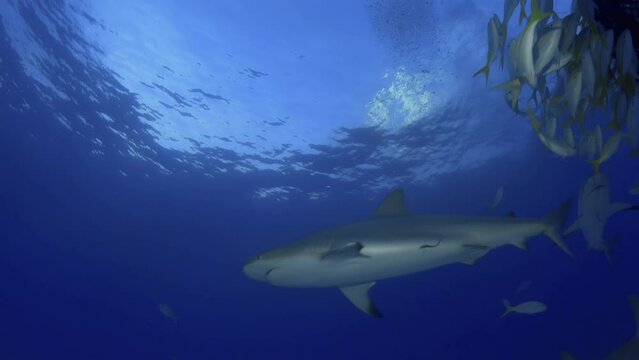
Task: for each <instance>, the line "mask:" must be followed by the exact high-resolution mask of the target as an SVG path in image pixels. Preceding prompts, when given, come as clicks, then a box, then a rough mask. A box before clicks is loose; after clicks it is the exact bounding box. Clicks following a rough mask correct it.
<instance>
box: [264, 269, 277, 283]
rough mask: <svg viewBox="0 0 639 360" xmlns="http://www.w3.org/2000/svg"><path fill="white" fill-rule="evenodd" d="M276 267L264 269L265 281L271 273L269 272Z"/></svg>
mask: <svg viewBox="0 0 639 360" xmlns="http://www.w3.org/2000/svg"><path fill="white" fill-rule="evenodd" d="M275 269H277V268H270V269H268V270H267V271H266V273H264V278H265V279H266V281H268V276H269V275H270V274H271V272H273V270H275Z"/></svg>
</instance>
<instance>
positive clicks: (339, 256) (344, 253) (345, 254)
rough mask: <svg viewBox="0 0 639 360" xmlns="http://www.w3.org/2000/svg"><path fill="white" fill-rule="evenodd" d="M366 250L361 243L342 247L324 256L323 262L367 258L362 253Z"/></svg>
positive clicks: (352, 243)
mask: <svg viewBox="0 0 639 360" xmlns="http://www.w3.org/2000/svg"><path fill="white" fill-rule="evenodd" d="M363 248H364V245H362V244H361V243H359V242H351V243H348V244H346V245H344V246H342V247H339V248H335V249H331V250H329V251H327V252H326V253H325V254H324V255H322V257H321V260H331V261H343V260H351V259H357V258H367V257H368V256H366V255H363V254H362V253H361V252H360V251H361V250H362V249H363Z"/></svg>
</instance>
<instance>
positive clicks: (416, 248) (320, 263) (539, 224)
mask: <svg viewBox="0 0 639 360" xmlns="http://www.w3.org/2000/svg"><path fill="white" fill-rule="evenodd" d="M567 209H568V206H567V205H566V206H563V207H562V208H561V209H560V210H558V211H557V212H555V213H553V214H551V216H549V217H548V218H546V219H517V218H489V217H486V218H484V217H463V216H445V215H411V214H409V213H408V211H406V208H405V206H404V195H403V192H402V191H401V190H396V191H394V192H393V193H391V194H390V195H389V196H388V197H387V198H386V200H384V202H383V203H382V205H381V206H380V208H379V209H378V210H377V212H376V213H375V215H374V216H373V218H371V219H369V220H366V221H361V222H356V223H352V224H347V225H342V226H338V227H335V228H332V229H328V230H325V231H322V232H319V233H317V234H314V235H311V236H309V237H307V238H305V239H302V240H300V241H298V242H294V243H291V244H287V245H284V246H281V247H279V248H276V249H274V250H271V251H269V252H266V253H264V254H262V255H259V256H257V257H255V258H253V259H252V260H250V261H249V262H248V263H247V264H246V265H245V267H244V272H245V274H246V275H247V276H248V277H250V278H253V279H256V280H260V281H265V282H267V283H270V284H272V285H277V286H285V287H339V288H340V289H341V290H342V292H343V293H344V294H345V295H346V297H347V298H348V299H349V300H351V302H353V304H354V305H355V306H357V307H358V308H359V309H361V310H362V311H364V312H366V313H368V314H370V315H373V316H381V313H380V312H379V311H378V310H377V309H376V308H375V306H374V305H373V303H372V302H371V301H370V298H369V296H368V290H369V289H370V287H371V286H373V285H374V284H375V282H376V281H377V280H381V279H386V278H391V277H396V276H402V275H407V274H411V273H415V272H419V271H424V270H428V269H432V268H436V267H439V266H444V265H448V264H453V263H465V264H471V265H472V264H474V263H475V262H476V261H477V260H478V259H479V258H481V257H482V256H484V255H485V254H486V253H488V252H489V251H490V250H492V249H495V248H498V247H500V246H503V245H508V244H512V245H515V246H518V247H520V248H525V247H526V245H525V242H526V240H527V239H529V238H530V237H533V236H536V235H540V234H546V235H547V236H549V237H550V238H551V239H553V241H554V242H555V243H556V244H557V245H559V246H560V247H561V248H562V249H563V250H564V251H566V252H568V253H570V252H569V250H568V248H567V247H566V246H565V244H564V243H563V239H562V238H561V235H560V234H561V229H560V228H561V226H562V224H563V222H564V217H565V214H566V212H567Z"/></svg>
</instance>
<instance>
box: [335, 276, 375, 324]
mask: <svg viewBox="0 0 639 360" xmlns="http://www.w3.org/2000/svg"><path fill="white" fill-rule="evenodd" d="M373 285H375V282H374V281H373V282H369V283H365V284H359V285H354V286H345V287H341V288H339V289H340V290H342V293H344V296H346V298H348V300H350V301H351V302H352V303H353V305H355V306H356V307H357V308H358V309H360V310H362V311H363V312H365V313H367V314H368V315H370V316H373V317H376V318H379V317H382V316H383V315H382V313H381V312H380V311H379V310H377V308H376V307H375V305H374V304H373V302H372V301H371V298H370V296H369V295H368V290H369V289H370V288H371V287H373Z"/></svg>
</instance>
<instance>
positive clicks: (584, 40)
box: [474, 0, 639, 359]
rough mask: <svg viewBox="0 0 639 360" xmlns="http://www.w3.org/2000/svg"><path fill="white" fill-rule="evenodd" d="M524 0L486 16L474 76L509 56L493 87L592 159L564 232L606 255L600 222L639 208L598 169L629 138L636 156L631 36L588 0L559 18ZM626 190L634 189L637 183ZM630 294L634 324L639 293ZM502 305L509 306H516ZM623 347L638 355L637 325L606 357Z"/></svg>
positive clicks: (548, 136)
mask: <svg viewBox="0 0 639 360" xmlns="http://www.w3.org/2000/svg"><path fill="white" fill-rule="evenodd" d="M527 3H528V1H527V0H505V1H504V13H503V18H502V20H500V19H499V16H498V15H493V16H492V18H490V20H489V21H488V55H487V61H486V64H485V66H484V67H482V68H481V69H480V70H479V71H477V72H476V73H475V75H474V76H478V75H482V74H483V75H485V77H486V82H488V77H489V75H490V69H491V66H492V65H493V63H494V62H495V60H497V57H498V55H499V58H500V67H501V68H503V67H504V61H505V59H506V60H507V63H506V66H507V70H508V72H509V80H508V81H507V82H505V83H503V84H500V85H497V86H494V87H493V89H498V90H503V91H504V92H505V98H506V101H507V103H508V106H509V107H510V108H511V109H512V110H513V111H514V112H515V113H517V114H519V115H522V116H526V117H527V119H528V121H529V122H530V124H531V126H532V128H533V129H534V131H535V134H536V135H537V137H538V138H539V140H540V142H541V143H542V144H543V146H544V147H545V148H546V149H547V150H548V151H550V152H552V153H553V154H555V155H556V156H559V157H562V158H568V157H582V158H584V159H585V160H586V161H588V162H589V163H590V164H591V165H592V167H593V172H594V174H593V175H592V176H591V177H590V178H589V179H587V180H586V182H585V184H584V186H583V187H582V189H581V192H580V197H579V217H578V219H577V221H575V223H574V224H573V225H572V226H570V227H569V228H568V229H567V231H566V233H570V232H573V231H575V230H581V232H582V234H583V236H584V238H585V239H586V242H587V243H588V247H589V248H590V249H594V250H598V251H602V252H603V253H605V254H606V256H607V257H608V259H609V260H611V246H612V242H611V241H606V240H604V236H603V232H604V227H605V224H606V222H607V220H608V218H609V217H610V216H612V215H613V214H615V213H617V212H619V211H623V210H627V209H631V208H634V209H636V208H637V207H636V206H632V205H630V204H624V203H615V202H611V201H610V185H609V181H608V178H607V176H606V175H605V174H604V173H602V172H601V168H602V165H603V164H604V163H605V162H606V161H608V160H609V159H610V158H611V157H612V156H613V155H615V154H616V153H617V151H618V150H619V149H620V148H623V147H624V146H626V145H627V146H628V147H629V148H630V151H631V153H632V155H634V156H637V155H639V100H637V81H639V77H638V74H637V69H638V66H639V61H638V60H637V51H636V50H635V48H634V46H633V41H632V35H631V32H630V31H629V30H625V31H623V32H622V33H621V34H620V35H619V36H618V37H617V38H616V39H615V34H614V32H613V30H606V29H604V27H603V26H602V25H601V24H600V23H598V22H597V20H596V19H595V12H596V10H597V8H596V5H595V4H594V2H593V1H592V0H573V2H572V7H571V9H572V10H571V12H570V13H569V14H567V15H566V16H564V17H560V16H559V15H558V14H557V13H556V12H555V11H554V9H553V5H554V4H553V1H552V0H532V1H530V6H529V7H527ZM517 7H519V9H520V15H519V23H520V25H522V27H523V30H522V31H521V33H520V34H519V36H517V37H516V38H514V39H512V40H510V41H508V40H507V39H508V37H507V35H508V26H509V21H510V18H511V17H512V15H513V13H514V12H515V10H516V9H517ZM527 13H528V15H527ZM507 41H508V43H507ZM558 129H561V131H557V130H558ZM558 133H559V134H558ZM502 191H503V190H502ZM629 193H630V194H632V195H639V183H637V184H635V185H634V186H633V187H632V188H631V189H630V190H629ZM499 198H501V194H499ZM631 299H632V300H633V301H632V302H631V303H632V304H633V309H634V310H635V312H636V314H637V322H638V326H639V300H637V299H639V298H636V297H631ZM506 304H507V305H506V309H507V310H506V313H508V312H516V311H517V307H511V306H510V305H509V304H508V303H506ZM524 305H526V304H524ZM537 307H538V308H540V309H541V307H540V306H537ZM537 307H536V308H535V309H537ZM543 309H545V307H543ZM528 313H533V312H528ZM621 353H623V356H626V355H630V356H631V357H628V358H632V359H639V332H638V333H637V336H636V337H635V340H633V341H631V342H630V343H629V345H628V344H627V346H624V347H623V348H622V349H618V351H617V352H615V353H613V354H611V355H610V356H609V357H607V358H609V359H613V358H614V359H617V358H619V359H621V358H624V359H625V358H626V357H623V356H621V357H618V356H619V355H621ZM564 358H566V359H567V358H572V357H571V356H569V355H568V354H564Z"/></svg>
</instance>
